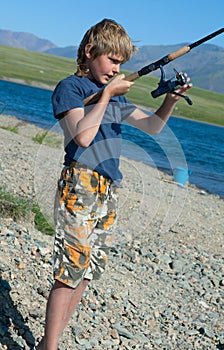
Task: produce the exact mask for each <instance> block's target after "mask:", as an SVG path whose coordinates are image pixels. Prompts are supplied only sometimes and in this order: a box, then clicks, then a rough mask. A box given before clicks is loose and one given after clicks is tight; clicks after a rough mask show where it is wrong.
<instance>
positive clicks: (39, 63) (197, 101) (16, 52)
mask: <svg viewBox="0 0 224 350" xmlns="http://www.w3.org/2000/svg"><path fill="white" fill-rule="evenodd" d="M0 56H1V60H0V79H18V81H20V80H22V81H24V83H25V84H30V85H31V84H32V85H36V86H40V84H42V85H41V86H45V87H48V88H50V89H53V88H54V87H55V85H56V84H57V83H58V82H59V81H60V80H61V79H62V78H64V77H66V76H68V75H70V74H73V73H74V72H75V71H76V62H75V60H74V59H70V58H65V57H59V56H53V55H48V54H43V53H37V52H33V51H28V50H23V49H17V48H13V47H9V46H3V45H0ZM123 72H124V73H125V74H126V75H128V74H130V72H128V71H123ZM192 80H193V77H192ZM158 81H159V79H158V78H156V77H153V76H150V75H148V76H144V77H141V78H139V79H137V80H136V81H135V84H134V86H133V87H132V88H131V90H130V92H129V93H128V94H127V97H128V98H129V99H130V100H131V101H132V102H133V103H135V104H138V105H141V106H145V107H147V108H150V109H153V110H154V109H156V108H157V107H159V106H160V104H161V102H162V100H163V96H162V97H159V98H157V99H153V98H152V97H151V91H152V90H154V89H156V88H157V86H158ZM189 97H190V98H191V99H192V101H193V105H192V106H189V105H188V104H187V103H186V102H185V101H184V100H181V101H179V102H178V104H177V108H176V109H175V111H174V114H175V115H176V116H180V117H185V118H190V119H194V120H198V121H203V122H209V123H214V124H218V125H224V103H223V101H224V95H223V94H220V93H215V92H211V91H208V90H203V89H199V88H196V87H193V88H192V89H191V90H190V91H189Z"/></svg>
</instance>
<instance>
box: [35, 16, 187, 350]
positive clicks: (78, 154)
mask: <svg viewBox="0 0 224 350" xmlns="http://www.w3.org/2000/svg"><path fill="white" fill-rule="evenodd" d="M135 50H136V48H135V46H134V45H133V44H132V41H131V39H130V38H129V36H128V35H127V33H126V32H125V30H124V28H123V27H122V26H121V25H119V24H118V23H116V22H115V21H113V20H108V19H104V20H102V21H101V22H99V23H97V24H96V25H95V26H93V27H91V28H90V29H89V30H88V31H87V32H86V34H85V35H84V37H83V40H82V42H81V44H80V46H79V50H78V60H77V63H78V69H77V72H76V74H74V75H72V76H69V77H67V78H65V79H63V80H62V81H61V82H60V83H59V84H58V85H57V87H56V89H55V91H54V93H53V96H52V103H53V110H54V115H55V117H56V118H57V119H59V120H60V125H61V127H62V129H63V131H64V137H65V162H64V165H65V167H64V169H63V170H62V173H61V178H60V180H59V182H58V193H57V196H56V205H55V209H56V230H55V231H56V234H55V245H54V253H55V263H54V279H55V283H54V285H53V287H52V290H51V292H50V296H49V299H48V303H47V312H46V325H45V335H44V338H43V339H42V340H41V342H40V343H39V345H38V346H37V349H38V350H56V349H57V347H58V342H59V338H60V336H61V334H62V332H63V330H64V328H65V327H66V325H67V323H68V321H69V319H70V317H71V316H72V314H73V312H74V310H75V308H76V307H77V305H78V303H79V301H80V299H81V297H82V295H83V293H84V291H85V288H86V286H87V285H88V283H89V281H90V280H92V279H98V278H99V277H100V276H101V274H102V273H103V272H104V270H105V266H106V263H107V259H108V253H109V249H110V246H111V243H112V241H113V227H114V224H115V222H116V210H117V201H118V193H119V184H120V182H121V179H122V174H121V173H120V170H119V157H120V148H121V128H120V124H121V122H122V121H123V120H126V122H128V123H130V124H132V125H133V126H135V127H137V128H139V129H141V130H143V131H145V132H147V133H150V134H156V133H158V132H160V131H161V130H162V128H163V126H164V125H165V123H166V122H167V121H168V119H169V117H170V115H171V113H172V111H173V108H174V106H175V104H176V102H177V101H178V100H179V97H178V96H176V95H172V94H167V95H166V97H165V99H164V102H163V103H162V105H161V107H160V108H159V109H158V110H157V111H156V112H155V114H153V115H152V116H150V117H149V116H148V115H147V114H145V113H144V112H143V111H141V110H140V109H139V108H137V107H136V106H134V105H132V104H131V103H129V102H128V101H127V100H126V98H125V97H124V95H125V94H126V93H127V92H128V91H129V89H130V88H131V86H132V85H133V84H134V83H133V82H128V81H126V80H124V75H123V74H119V73H120V65H121V64H123V63H125V62H126V61H128V60H129V59H130V58H131V56H132V54H133V53H134V52H135ZM112 78H113V79H112ZM111 79H112V80H111ZM188 80H189V79H188ZM190 86H191V85H190V84H186V85H184V86H183V87H182V88H181V89H180V91H179V92H181V93H182V94H183V93H185V92H186V91H187V90H188V89H189V88H190ZM102 89H103V90H102ZM99 90H102V91H103V92H102V94H101V96H100V98H99V100H98V101H97V102H96V103H95V104H94V105H91V106H88V107H85V101H84V100H85V98H86V97H88V96H89V95H92V94H93V93H95V92H97V91H99Z"/></svg>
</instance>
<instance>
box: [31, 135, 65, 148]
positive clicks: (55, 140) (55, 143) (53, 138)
mask: <svg viewBox="0 0 224 350" xmlns="http://www.w3.org/2000/svg"><path fill="white" fill-rule="evenodd" d="M32 140H33V141H34V142H37V143H39V144H45V145H47V146H49V147H59V146H60V145H61V143H62V138H61V136H60V135H58V134H56V133H51V132H49V131H43V132H40V133H37V134H36V135H35V136H34V137H33V138H32Z"/></svg>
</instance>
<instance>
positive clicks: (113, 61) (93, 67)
mask: <svg viewBox="0 0 224 350" xmlns="http://www.w3.org/2000/svg"><path fill="white" fill-rule="evenodd" d="M121 63H122V57H121V56H120V55H111V54H106V55H100V56H97V57H96V58H95V59H91V57H90V58H89V59H88V68H89V76H88V77H89V78H90V79H94V80H97V81H98V82H99V83H101V84H107V83H108V81H109V80H110V79H111V78H113V77H114V76H115V75H116V74H118V73H119V72H120V66H121Z"/></svg>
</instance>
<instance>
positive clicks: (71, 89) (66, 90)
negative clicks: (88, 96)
mask: <svg viewBox="0 0 224 350" xmlns="http://www.w3.org/2000/svg"><path fill="white" fill-rule="evenodd" d="M52 107H53V113H54V116H55V118H57V119H60V118H61V115H62V114H63V113H64V112H67V111H69V110H71V109H73V108H79V107H81V108H82V107H84V97H83V93H82V91H81V90H80V88H79V87H78V85H77V84H75V81H74V80H72V79H64V80H62V81H60V82H59V83H58V85H57V86H56V88H55V90H54V92H53V94H52Z"/></svg>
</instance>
